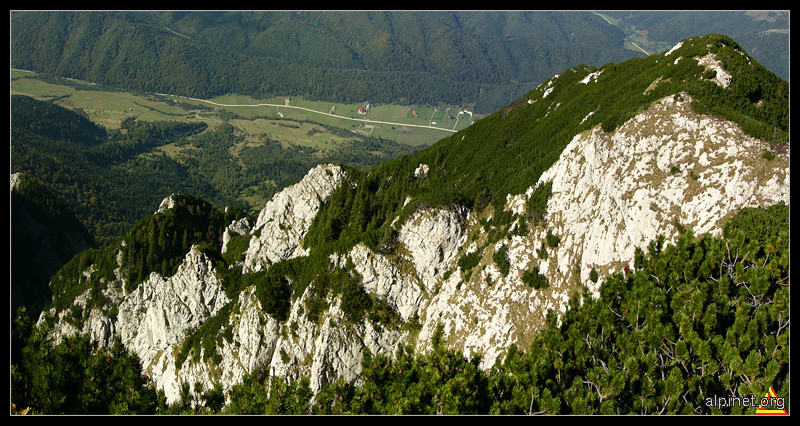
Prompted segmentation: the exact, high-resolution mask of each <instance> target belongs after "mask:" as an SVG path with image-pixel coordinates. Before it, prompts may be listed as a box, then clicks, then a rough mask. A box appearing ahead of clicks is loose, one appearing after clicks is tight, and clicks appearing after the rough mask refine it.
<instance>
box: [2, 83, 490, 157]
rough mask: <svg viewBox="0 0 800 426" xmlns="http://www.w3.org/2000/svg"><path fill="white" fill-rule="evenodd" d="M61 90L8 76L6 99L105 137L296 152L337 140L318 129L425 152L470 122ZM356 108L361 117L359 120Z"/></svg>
mask: <svg viewBox="0 0 800 426" xmlns="http://www.w3.org/2000/svg"><path fill="white" fill-rule="evenodd" d="M60 81H61V82H62V83H63V82H67V80H63V79H62V80H60ZM68 82H69V84H61V83H58V84H57V83H53V82H47V81H45V80H44V79H40V78H38V77H37V75H36V74H34V73H31V72H27V71H22V70H12V79H11V94H21V95H27V96H31V97H34V98H37V99H40V100H51V101H52V102H55V103H57V104H58V105H61V106H64V107H66V108H69V109H72V110H76V111H81V112H82V113H83V114H84V115H85V116H86V117H88V118H89V119H90V120H92V121H93V122H95V123H97V124H100V125H102V126H104V127H106V128H108V129H118V128H120V124H121V123H122V121H123V120H125V119H127V118H130V117H136V119H137V120H142V121H165V120H168V121H185V122H198V121H203V122H205V123H207V124H208V126H209V128H212V129H213V128H214V127H216V126H217V125H219V124H220V123H223V122H229V123H231V124H232V125H234V126H235V127H236V128H237V129H239V130H241V131H243V132H245V133H246V134H247V135H248V137H250V138H258V137H259V135H261V134H263V135H272V137H274V138H277V139H279V140H281V141H282V142H285V143H291V144H296V145H307V144H317V143H320V141H321V142H322V143H335V142H336V141H337V140H340V139H341V137H334V136H333V135H330V134H329V135H328V136H327V137H326V136H323V135H321V133H329V132H327V131H326V130H324V128H320V127H319V126H317V128H316V130H313V126H312V124H309V123H318V124H321V125H323V126H332V127H336V128H340V129H344V130H346V131H349V132H353V133H357V134H361V135H366V136H373V137H376V138H382V139H388V140H392V141H395V142H398V143H401V144H407V145H412V146H417V147H420V146H427V145H431V144H433V143H434V142H436V141H438V140H439V139H442V138H444V137H447V136H449V135H451V134H452V133H453V132H454V131H458V130H462V129H464V128H466V127H468V126H469V125H470V124H472V122H473V120H477V119H478V116H477V115H476V116H475V117H474V118H473V117H472V116H471V115H469V114H459V113H458V112H459V109H460V108H462V107H459V106H447V105H442V106H438V107H432V106H424V105H395V104H380V105H374V104H369V102H364V103H362V104H342V103H334V102H322V101H311V100H307V99H303V98H301V97H291V98H290V99H288V101H287V99H286V98H285V97H275V98H271V99H254V98H252V97H250V96H243V95H236V94H229V95H225V96H220V97H217V98H213V99H208V100H200V99H191V98H185V97H180V96H174V95H168V94H144V93H129V92H121V91H111V90H102V89H99V88H97V87H95V86H94V85H92V84H90V83H85V82H80V81H76V80H68ZM362 108H364V109H365V113H363V112H359V109H362ZM413 112H416V114H414V113H413ZM298 123H304V124H302V125H298ZM321 129H322V130H321Z"/></svg>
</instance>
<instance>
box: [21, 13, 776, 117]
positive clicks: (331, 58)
mask: <svg viewBox="0 0 800 426" xmlns="http://www.w3.org/2000/svg"><path fill="white" fill-rule="evenodd" d="M603 14H604V15H606V16H609V17H614V19H616V20H617V24H618V26H614V25H609V23H608V22H607V21H606V20H605V19H604V18H602V17H601V16H599V15H597V14H594V13H591V12H573V11H568V12H547V11H496V12H490V13H486V12H480V11H474V12H473V11H441V12H438V11H437V12H424V11H423V12H405V11H399V12H382V11H374V12H360V11H349V12H347V13H341V12H336V11H331V12H325V11H314V12H303V11H272V12H261V11H259V12H246V11H237V12H216V11H209V12H202V11H201V12H186V11H184V12H181V11H176V12H15V13H12V15H11V28H12V31H11V65H12V66H13V67H16V68H21V69H30V70H34V71H38V72H44V73H50V74H53V75H58V76H62V77H72V78H78V79H82V80H86V81H92V82H95V83H99V84H104V85H108V86H113V87H120V88H125V89H128V90H143V91H150V92H161V93H171V94H177V95H184V96H191V97H198V98H211V97H214V96H218V95H222V94H226V93H239V94H247V95H251V96H254V97H262V98H263V97H271V96H280V95H284V96H285V95H290V96H300V95H302V96H304V97H306V98H307V99H321V100H326V101H331V102H334V101H336V102H346V103H351V102H364V101H367V100H369V101H372V102H379V103H399V104H415V103H422V104H428V105H437V104H439V103H450V104H472V105H474V108H475V111H476V112H477V113H481V114H483V113H489V112H493V111H495V110H497V109H499V108H501V107H503V106H505V105H507V104H508V103H509V102H511V101H512V100H514V99H517V98H518V97H520V96H521V95H522V94H524V93H525V92H527V91H529V90H530V89H531V88H533V87H534V86H536V85H538V84H539V83H541V82H542V81H544V80H545V79H547V78H549V77H551V76H552V75H553V74H556V73H558V72H560V71H562V70H563V69H565V68H569V67H571V66H574V65H575V64H587V65H591V66H600V65H602V64H605V63H608V62H620V61H622V60H625V59H628V58H631V57H635V56H643V55H644V52H642V50H641V46H639V45H644V46H645V47H647V48H648V49H656V50H649V51H648V53H649V54H653V53H658V52H659V51H663V50H666V49H668V48H669V47H670V46H671V45H673V44H674V43H676V42H677V41H679V40H682V39H684V38H687V37H691V36H696V35H702V34H708V33H713V32H719V33H724V34H727V35H729V36H732V37H733V38H734V39H736V40H737V41H738V42H740V43H741V44H742V45H743V46H745V48H746V49H748V51H750V52H751V54H753V56H755V57H756V58H758V60H759V61H760V62H761V63H762V64H764V65H766V66H767V67H768V68H770V69H771V70H772V71H773V72H775V73H777V74H778V75H780V76H781V77H782V78H784V79H785V80H787V81H788V56H787V55H788V18H787V16H788V15H786V14H785V13H776V14H766V13H745V12H717V11H695V12H693V11H686V12H681V11H675V12H623V11H612V12H608V13H606V12H603ZM623 29H624V31H623ZM626 35H627V36H626ZM630 41H635V42H637V43H638V44H637V45H636V46H633V45H631V44H630V43H629V42H630Z"/></svg>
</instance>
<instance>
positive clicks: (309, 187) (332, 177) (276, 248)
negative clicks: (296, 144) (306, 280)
mask: <svg viewBox="0 0 800 426" xmlns="http://www.w3.org/2000/svg"><path fill="white" fill-rule="evenodd" d="M344 176H345V173H344V170H343V169H342V168H341V167H338V166H334V165H330V164H326V165H319V166H317V167H315V168H313V169H311V170H310V171H309V172H308V174H306V176H305V177H304V178H303V179H302V180H301V181H300V182H298V183H296V184H294V185H292V186H290V187H288V188H285V189H284V190H282V191H281V192H279V193H278V194H276V195H275V196H274V197H273V198H272V199H271V200H270V201H268V202H267V204H266V205H265V206H264V209H263V210H261V213H260V214H259V215H258V220H257V221H256V225H255V227H254V228H253V231H252V232H251V233H252V234H253V235H254V237H253V238H252V239H251V240H250V247H249V248H248V249H247V252H246V253H245V261H244V270H245V271H246V272H255V271H260V270H261V269H263V268H265V267H267V266H269V265H270V264H272V263H275V262H278V261H280V260H283V259H291V258H294V257H298V256H306V255H308V253H307V250H305V249H303V247H302V241H303V237H305V235H306V233H307V232H308V229H309V228H310V227H311V223H312V222H313V221H314V217H315V216H316V215H317V212H319V209H320V207H321V206H322V203H323V202H324V201H325V200H326V199H327V198H328V197H329V196H330V195H331V193H332V192H333V190H335V189H336V188H338V187H339V185H341V183H342V182H343V180H344Z"/></svg>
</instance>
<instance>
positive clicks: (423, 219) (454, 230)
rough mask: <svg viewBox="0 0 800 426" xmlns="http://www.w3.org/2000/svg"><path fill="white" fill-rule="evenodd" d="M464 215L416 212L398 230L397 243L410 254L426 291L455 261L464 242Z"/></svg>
mask: <svg viewBox="0 0 800 426" xmlns="http://www.w3.org/2000/svg"><path fill="white" fill-rule="evenodd" d="M467 215H468V212H467V211H465V210H463V209H457V210H444V209H436V210H420V211H417V212H416V213H414V214H413V215H412V216H411V218H410V219H408V220H407V221H406V223H405V224H403V227H402V228H401V229H400V235H399V240H400V243H401V244H403V245H404V246H405V248H406V249H407V250H408V251H409V252H410V254H411V258H412V261H413V262H414V266H415V268H416V271H417V274H419V277H420V279H421V280H422V282H423V283H424V285H425V287H426V288H427V290H428V291H432V290H433V285H434V284H435V283H436V281H437V280H438V279H440V278H441V277H442V275H443V274H444V273H445V271H446V270H447V269H449V267H450V266H451V263H452V262H453V261H454V260H455V257H456V255H457V254H458V250H459V249H460V248H461V245H462V244H464V241H466V233H465V229H464V222H465V220H466V218H467Z"/></svg>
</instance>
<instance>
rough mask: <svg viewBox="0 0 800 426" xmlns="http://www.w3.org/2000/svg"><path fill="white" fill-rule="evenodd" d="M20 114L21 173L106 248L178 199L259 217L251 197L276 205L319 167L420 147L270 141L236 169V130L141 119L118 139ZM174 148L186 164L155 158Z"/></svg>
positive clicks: (349, 137) (25, 111) (45, 112)
mask: <svg viewBox="0 0 800 426" xmlns="http://www.w3.org/2000/svg"><path fill="white" fill-rule="evenodd" d="M11 108H12V114H11V117H12V118H11V125H12V130H11V170H12V172H14V173H16V172H25V173H27V174H29V175H30V176H32V177H35V178H37V179H38V180H40V181H41V182H42V183H43V184H44V185H45V186H47V187H48V188H50V189H51V190H52V191H53V192H54V193H55V194H56V195H57V196H58V197H59V198H61V199H62V200H63V202H64V203H65V204H66V205H67V206H69V208H70V209H71V210H72V211H74V212H75V214H76V215H77V216H78V218H79V219H80V221H81V222H82V223H83V224H84V226H86V228H87V229H89V231H90V232H91V233H92V234H93V235H94V236H95V238H96V239H97V241H98V243H99V244H100V245H105V244H107V243H109V242H110V241H112V240H114V239H115V238H116V237H118V236H119V235H121V234H123V233H124V232H125V231H127V230H128V229H129V228H130V226H132V225H133V224H134V223H135V222H136V221H137V220H139V219H140V218H142V217H143V216H146V215H148V214H150V213H152V212H153V211H154V210H155V208H156V207H158V203H160V202H161V200H163V199H164V197H167V196H169V195H170V194H172V193H189V194H193V195H195V196H199V197H203V198H205V199H207V200H209V201H212V202H214V203H217V204H221V205H235V206H237V207H239V208H242V209H251V208H252V207H253V206H252V205H251V204H250V202H249V201H247V200H246V199H245V198H246V197H247V196H248V195H250V194H251V193H252V192H253V191H254V189H253V188H258V191H259V194H258V199H259V200H260V199H263V198H266V199H268V198H269V197H271V196H272V194H274V193H275V192H277V191H278V190H280V189H281V188H283V187H285V186H286V185H288V184H290V183H292V182H295V181H297V180H299V179H300V178H301V177H302V176H303V175H304V174H305V172H306V171H307V170H308V169H309V168H311V167H313V166H314V165H316V164H317V163H318V162H321V161H332V162H341V163H343V164H348V165H350V166H352V167H356V168H362V169H366V168H369V167H374V166H376V165H377V164H379V163H380V162H382V161H385V160H386V159H390V158H394V157H397V156H399V155H403V154H409V153H412V152H414V151H416V150H417V149H418V148H413V147H410V146H407V145H402V144H397V143H394V142H392V141H385V140H382V139H377V138H373V137H367V136H361V135H356V134H352V133H350V132H346V131H343V130H340V129H334V128H329V130H328V131H329V132H331V133H337V134H341V135H342V136H343V139H344V140H345V142H343V143H342V144H341V145H340V146H338V147H336V148H332V149H324V150H323V149H322V148H316V147H312V146H284V145H282V144H281V143H279V142H278V141H275V140H270V139H266V140H262V141H261V143H259V144H258V145H252V146H249V145H248V146H244V147H243V148H241V149H240V150H238V152H237V153H236V157H235V159H236V161H233V157H232V154H231V150H232V147H233V146H234V145H235V144H238V143H241V142H242V139H243V136H242V133H241V131H239V130H237V129H235V128H234V127H233V126H231V125H230V124H223V125H220V126H218V127H217V128H214V129H209V128H208V126H207V125H206V124H205V123H203V122H195V123H188V122H179V121H158V122H150V121H142V120H137V119H136V118H135V117H131V118H129V119H126V120H125V121H123V123H122V125H121V128H120V129H116V130H111V131H109V130H107V129H105V128H103V127H101V126H98V125H96V124H94V123H92V122H91V121H90V120H89V119H87V118H86V117H84V116H83V115H81V114H80V113H79V112H75V111H71V110H68V109H66V108H64V107H61V106H58V105H55V104H54V103H51V102H47V101H39V100H36V99H33V98H31V97H28V96H18V95H14V96H12V97H11ZM283 124H284V125H287V126H292V125H295V126H296V124H292V123H291V122H288V123H283ZM345 138H346V139H345ZM170 144H175V145H177V146H179V147H184V148H185V149H183V150H182V151H181V152H182V153H183V154H181V155H180V156H179V157H177V159H176V158H172V157H170V156H167V155H165V154H164V153H163V152H161V153H154V150H157V149H158V148H159V147H163V146H165V145H170ZM258 207H261V205H259V206H258Z"/></svg>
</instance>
